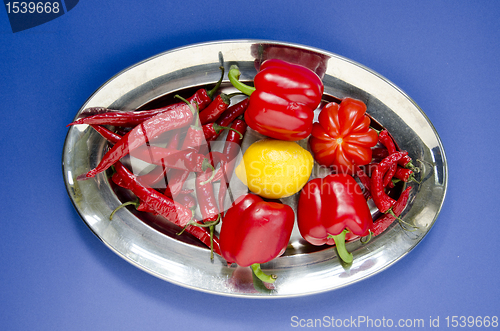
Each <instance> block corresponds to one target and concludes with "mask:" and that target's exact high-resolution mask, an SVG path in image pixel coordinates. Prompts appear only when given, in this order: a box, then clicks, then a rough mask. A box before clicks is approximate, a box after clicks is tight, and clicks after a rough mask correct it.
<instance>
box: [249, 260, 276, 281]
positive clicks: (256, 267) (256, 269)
mask: <svg viewBox="0 0 500 331" xmlns="http://www.w3.org/2000/svg"><path fill="white" fill-rule="evenodd" d="M251 268H252V271H253V273H254V275H255V276H257V278H258V279H260V280H261V281H263V282H264V283H274V282H275V281H276V278H278V276H276V275H268V274H266V273H265V272H264V271H262V269H261V268H260V263H254V264H252V265H251Z"/></svg>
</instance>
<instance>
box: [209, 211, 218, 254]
mask: <svg viewBox="0 0 500 331" xmlns="http://www.w3.org/2000/svg"><path fill="white" fill-rule="evenodd" d="M219 219H220V215H219ZM214 228H215V226H214V225H211V226H210V260H213V259H214Z"/></svg>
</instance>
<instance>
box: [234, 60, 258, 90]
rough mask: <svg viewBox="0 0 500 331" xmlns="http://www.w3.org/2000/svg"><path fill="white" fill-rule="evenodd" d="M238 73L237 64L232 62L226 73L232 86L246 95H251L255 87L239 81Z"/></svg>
mask: <svg viewBox="0 0 500 331" xmlns="http://www.w3.org/2000/svg"><path fill="white" fill-rule="evenodd" d="M240 74H241V73H240V69H238V66H237V65H234V64H233V65H232V66H231V68H229V73H228V74H227V77H228V78H229V81H230V82H231V84H232V85H233V86H234V87H236V88H237V89H238V90H239V91H241V92H243V93H244V94H246V95H251V94H252V93H253V92H254V91H255V87H252V86H248V85H246V84H243V83H242V82H240V81H239V78H240Z"/></svg>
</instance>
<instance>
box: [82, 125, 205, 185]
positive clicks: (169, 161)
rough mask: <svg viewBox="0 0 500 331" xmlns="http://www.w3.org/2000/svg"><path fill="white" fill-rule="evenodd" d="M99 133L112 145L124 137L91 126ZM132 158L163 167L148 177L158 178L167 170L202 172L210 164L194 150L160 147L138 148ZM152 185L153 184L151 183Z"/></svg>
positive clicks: (175, 138)
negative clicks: (204, 166)
mask: <svg viewBox="0 0 500 331" xmlns="http://www.w3.org/2000/svg"><path fill="white" fill-rule="evenodd" d="M91 126H92V127H93V128H94V129H96V131H97V132H99V133H100V134H101V135H102V136H103V137H104V138H106V139H107V140H108V141H109V142H111V143H116V142H118V141H119V140H120V139H121V138H122V136H120V135H118V134H116V133H114V132H112V131H110V130H108V129H106V128H105V127H102V126H100V125H94V124H92V125H91ZM178 136H179V134H176V135H175V136H174V140H173V141H174V142H175V143H176V142H177V141H178V140H177V137H178ZM131 156H133V157H135V158H138V159H140V160H142V161H144V162H147V163H151V164H155V165H159V166H162V167H163V168H159V169H158V168H157V169H158V170H156V171H155V172H154V173H153V174H151V175H149V176H148V177H152V176H154V177H158V176H160V175H163V174H164V173H165V171H164V170H166V168H174V169H183V170H189V171H194V172H201V171H203V170H202V167H203V165H204V164H205V165H206V164H208V162H209V161H208V159H207V158H206V157H205V156H204V155H202V154H197V153H194V152H193V151H192V150H183V151H179V150H177V149H175V148H172V147H169V146H167V147H165V148H164V147H159V146H147V145H145V146H141V147H138V148H136V149H135V150H134V151H133V153H131ZM150 183H151V182H150Z"/></svg>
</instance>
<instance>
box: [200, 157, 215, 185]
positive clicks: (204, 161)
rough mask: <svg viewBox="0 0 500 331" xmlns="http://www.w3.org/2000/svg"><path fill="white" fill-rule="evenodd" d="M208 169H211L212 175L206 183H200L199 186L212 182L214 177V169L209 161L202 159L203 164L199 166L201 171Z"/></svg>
mask: <svg viewBox="0 0 500 331" xmlns="http://www.w3.org/2000/svg"><path fill="white" fill-rule="evenodd" d="M208 168H212V174H211V175H210V177H209V178H208V179H207V180H206V181H204V182H201V183H200V184H201V185H206V184H208V183H210V182H212V179H214V177H215V168H214V166H213V165H212V164H211V163H210V160H209V159H207V158H205V159H203V163H202V165H201V170H203V171H205V170H207V169H208Z"/></svg>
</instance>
